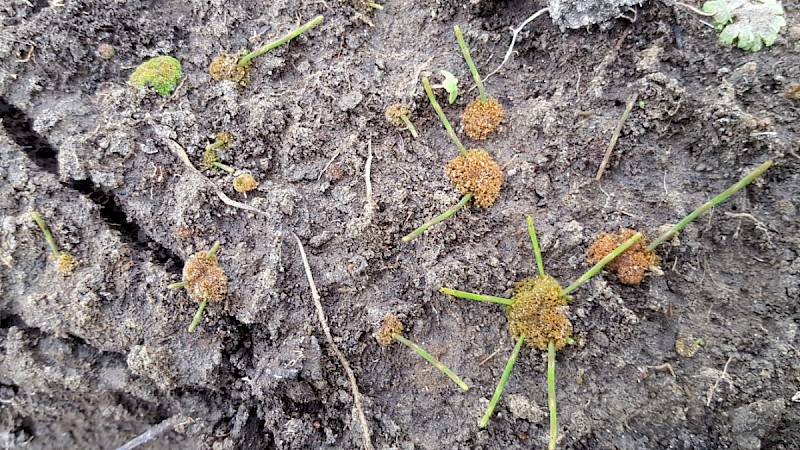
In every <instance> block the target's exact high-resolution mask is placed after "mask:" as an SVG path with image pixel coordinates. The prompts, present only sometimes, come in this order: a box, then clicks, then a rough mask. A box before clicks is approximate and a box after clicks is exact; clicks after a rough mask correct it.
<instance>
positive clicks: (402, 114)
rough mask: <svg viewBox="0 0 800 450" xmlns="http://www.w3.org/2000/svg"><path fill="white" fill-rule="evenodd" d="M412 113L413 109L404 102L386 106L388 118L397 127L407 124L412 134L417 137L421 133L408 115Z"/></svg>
mask: <svg viewBox="0 0 800 450" xmlns="http://www.w3.org/2000/svg"><path fill="white" fill-rule="evenodd" d="M410 115H411V110H410V109H409V108H408V106H406V105H403V104H402V103H395V104H394V105H392V106H390V107H388V108H386V120H388V121H389V123H391V124H392V125H394V126H396V127H398V126H400V125H403V124H405V126H406V128H408V131H410V132H411V136H413V137H414V139H416V138H417V136H419V135H418V134H417V129H416V128H414V124H413V123H411V121H410V120H409V119H408V116H410Z"/></svg>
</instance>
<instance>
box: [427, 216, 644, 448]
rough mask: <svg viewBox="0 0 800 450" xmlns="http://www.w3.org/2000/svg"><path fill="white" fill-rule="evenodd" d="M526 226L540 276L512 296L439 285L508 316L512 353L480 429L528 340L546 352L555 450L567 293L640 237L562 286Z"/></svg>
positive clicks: (568, 341)
mask: <svg viewBox="0 0 800 450" xmlns="http://www.w3.org/2000/svg"><path fill="white" fill-rule="evenodd" d="M527 225H528V233H529V234H530V238H531V244H532V246H533V253H534V257H535V258H534V259H535V261H536V266H537V268H538V272H539V275H538V276H537V277H534V278H526V279H523V280H522V281H520V282H518V283H517V284H516V285H515V286H514V295H513V296H512V297H511V298H504V297H495V296H491V295H484V294H477V293H473V292H464V291H458V290H455V289H449V288H441V289H440V290H439V291H440V292H442V293H444V294H446V295H450V296H453V297H457V298H466V299H470V300H478V301H482V302H488V303H499V304H501V305H504V306H505V308H506V316H507V318H508V324H509V331H510V332H511V335H512V336H513V337H514V338H515V340H516V344H515V345H514V350H513V351H512V352H511V357H510V358H509V360H508V362H507V363H506V366H505V369H504V370H503V374H502V376H501V377H500V382H499V383H498V385H497V388H496V389H495V391H494V395H492V399H491V400H490V401H489V406H488V408H487V409H486V413H485V414H484V416H483V418H482V419H481V421H480V427H481V428H485V427H486V426H487V425H488V424H489V420H490V419H491V418H492V414H493V413H494V409H495V407H497V404H498V402H499V401H500V397H501V395H502V393H503V390H504V388H505V385H506V383H507V382H508V378H509V376H510V375H511V371H512V370H513V368H514V365H515V363H516V361H517V357H518V356H519V352H520V350H521V348H522V344H523V343H526V342H527V344H528V346H529V347H532V348H534V349H538V350H546V351H547V393H548V405H549V409H550V441H549V446H548V448H550V449H554V448H555V445H556V442H557V441H558V413H557V409H556V387H555V354H556V351H557V350H559V349H561V348H562V347H564V346H565V345H570V344H573V343H574V342H575V341H574V340H573V339H572V338H571V337H570V335H571V334H572V324H571V323H570V321H569V318H568V317H567V315H566V314H567V312H568V310H569V307H568V306H567V303H568V302H569V301H570V300H571V297H570V296H569V294H570V293H571V292H572V291H574V290H575V289H577V288H578V287H579V286H580V285H581V284H583V283H585V282H586V281H588V280H589V279H590V278H591V277H592V276H594V275H595V274H597V273H598V272H599V271H600V270H601V269H602V268H603V267H604V266H605V265H606V264H608V263H610V262H611V261H613V259H614V258H615V257H617V256H619V255H620V254H621V253H623V252H624V251H625V250H627V249H628V248H629V247H630V246H631V245H633V244H634V243H636V241H638V240H639V239H640V238H641V237H642V236H641V234H638V233H637V234H636V235H635V236H633V237H632V238H631V239H628V240H627V241H626V242H625V243H623V244H622V245H620V246H619V247H618V248H617V249H615V250H614V252H612V253H611V254H609V255H608V256H607V257H606V258H603V260H602V261H600V262H598V263H597V264H596V265H595V266H593V267H592V268H591V269H589V270H588V271H587V272H586V273H584V274H583V275H582V276H581V277H580V278H578V279H577V280H576V281H575V282H574V283H572V284H571V285H569V286H568V287H567V288H564V289H562V288H561V286H560V285H559V283H558V282H557V281H556V280H555V279H554V278H553V277H551V276H549V275H547V274H546V273H545V270H544V266H543V263H542V255H541V251H540V249H539V240H538V239H537V237H536V230H535V228H534V226H533V219H532V218H531V217H528V218H527Z"/></svg>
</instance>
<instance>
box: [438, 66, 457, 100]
mask: <svg viewBox="0 0 800 450" xmlns="http://www.w3.org/2000/svg"><path fill="white" fill-rule="evenodd" d="M439 72H441V73H442V76H443V77H444V81H442V87H443V88H444V90H445V91H447V93H448V94H450V96H449V97H448V98H447V101H448V103H450V104H451V105H452V104H453V102H455V101H456V99H457V98H458V78H456V77H455V75H453V74H452V73H450V72H448V71H446V70H440V71H439Z"/></svg>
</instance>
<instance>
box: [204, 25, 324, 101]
mask: <svg viewBox="0 0 800 450" xmlns="http://www.w3.org/2000/svg"><path fill="white" fill-rule="evenodd" d="M322 20H323V17H322V16H317V17H315V18H313V19H312V20H310V21H309V22H307V23H305V24H303V25H301V26H300V27H298V28H296V29H294V30H292V31H291V32H290V33H289V34H287V35H286V36H283V37H282V38H280V39H277V40H275V41H272V42H270V43H268V44H266V45H264V46H263V47H261V48H259V49H258V50H253V51H252V52H249V53H247V54H245V55H243V56H242V57H241V58H240V57H239V56H238V55H232V54H229V53H223V54H221V55H219V56H217V57H216V58H214V60H213V61H212V62H211V65H210V66H209V68H208V71H209V73H210V74H211V78H213V79H215V80H230V81H233V82H235V83H238V84H239V85H241V86H247V84H248V83H250V61H251V60H252V59H253V58H255V57H257V56H261V55H263V54H264V53H267V52H268V51H270V50H273V49H275V48H277V47H280V46H281V45H283V44H286V43H287V42H289V41H291V40H292V39H294V38H296V37H297V36H300V35H301V34H303V33H305V32H306V31H308V30H310V29H312V28H314V27H315V26H317V25H319V24H320V23H322Z"/></svg>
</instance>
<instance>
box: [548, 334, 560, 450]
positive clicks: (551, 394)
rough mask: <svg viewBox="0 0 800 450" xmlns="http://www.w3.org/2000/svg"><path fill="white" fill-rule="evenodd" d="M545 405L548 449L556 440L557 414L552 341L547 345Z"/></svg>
mask: <svg viewBox="0 0 800 450" xmlns="http://www.w3.org/2000/svg"><path fill="white" fill-rule="evenodd" d="M547 406H548V407H549V409H550V443H549V445H548V447H547V448H548V449H549V450H555V448H556V441H557V440H558V414H557V412H556V347H555V345H554V344H553V342H552V341H550V343H549V344H548V345H547Z"/></svg>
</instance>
